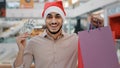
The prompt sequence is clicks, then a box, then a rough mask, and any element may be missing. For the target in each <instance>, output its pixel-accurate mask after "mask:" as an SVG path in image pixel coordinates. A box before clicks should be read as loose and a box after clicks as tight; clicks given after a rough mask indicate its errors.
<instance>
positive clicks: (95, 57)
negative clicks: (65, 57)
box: [78, 26, 119, 68]
mask: <svg viewBox="0 0 120 68" xmlns="http://www.w3.org/2000/svg"><path fill="white" fill-rule="evenodd" d="M78 35H79V48H78V50H81V51H80V52H78V55H79V54H81V57H79V56H78V59H79V58H82V62H83V65H84V68H119V63H118V58H117V54H116V48H115V46H114V40H113V37H112V32H111V29H110V27H109V26H106V27H101V28H97V29H94V30H90V31H88V30H86V31H81V32H79V33H78ZM79 61H80V60H78V62H79ZM78 68H80V67H79V63H78Z"/></svg>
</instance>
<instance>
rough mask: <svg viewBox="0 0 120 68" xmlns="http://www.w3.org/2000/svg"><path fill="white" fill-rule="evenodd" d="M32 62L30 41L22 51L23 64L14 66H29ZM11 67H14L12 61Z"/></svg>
mask: <svg viewBox="0 0 120 68" xmlns="http://www.w3.org/2000/svg"><path fill="white" fill-rule="evenodd" d="M32 62H33V49H32V44H31V42H28V44H27V46H26V48H25V51H24V57H23V64H21V65H20V66H18V67H16V68H30V66H31V64H32ZM12 68H14V63H13V66H12Z"/></svg>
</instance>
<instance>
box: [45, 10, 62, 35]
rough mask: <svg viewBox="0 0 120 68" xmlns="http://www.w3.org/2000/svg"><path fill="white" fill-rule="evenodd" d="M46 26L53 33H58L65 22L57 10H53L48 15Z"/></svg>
mask: <svg viewBox="0 0 120 68" xmlns="http://www.w3.org/2000/svg"><path fill="white" fill-rule="evenodd" d="M45 22H46V27H47V30H48V31H49V32H50V33H51V34H57V33H58V32H59V31H60V30H61V28H62V24H63V19H62V17H61V15H60V14H58V13H56V12H51V13H49V14H48V15H47V16H46V20H45Z"/></svg>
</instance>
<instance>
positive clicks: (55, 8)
mask: <svg viewBox="0 0 120 68" xmlns="http://www.w3.org/2000/svg"><path fill="white" fill-rule="evenodd" d="M51 12H56V13H58V14H60V15H61V16H62V18H63V20H64V19H65V14H64V12H63V11H62V9H60V8H59V7H56V6H52V7H49V8H47V9H46V10H45V13H44V19H46V16H47V15H48V14H49V13H51Z"/></svg>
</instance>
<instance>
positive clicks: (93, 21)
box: [88, 14, 104, 29]
mask: <svg viewBox="0 0 120 68" xmlns="http://www.w3.org/2000/svg"><path fill="white" fill-rule="evenodd" d="M88 22H89V23H90V29H95V28H99V27H104V20H103V18H102V17H101V16H100V14H91V15H90V16H88Z"/></svg>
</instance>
